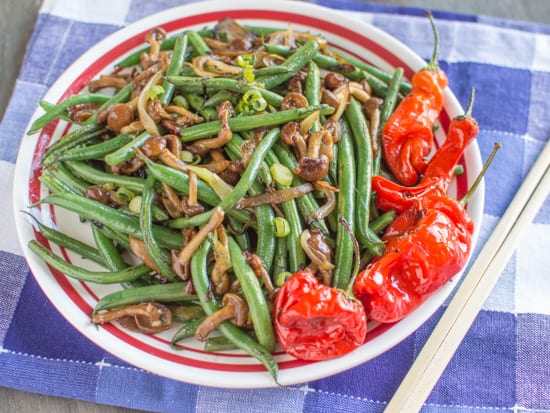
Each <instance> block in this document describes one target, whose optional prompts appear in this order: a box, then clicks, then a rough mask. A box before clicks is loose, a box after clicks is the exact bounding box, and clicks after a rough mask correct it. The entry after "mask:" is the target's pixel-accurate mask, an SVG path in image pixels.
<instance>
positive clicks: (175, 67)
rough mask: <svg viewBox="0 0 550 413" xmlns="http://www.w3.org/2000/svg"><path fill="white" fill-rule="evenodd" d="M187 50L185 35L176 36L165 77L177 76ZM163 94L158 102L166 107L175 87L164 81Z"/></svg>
mask: <svg viewBox="0 0 550 413" xmlns="http://www.w3.org/2000/svg"><path fill="white" fill-rule="evenodd" d="M186 50H187V35H185V34H184V35H182V36H178V37H177V38H176V41H175V42H174V52H173V53H172V57H171V58H170V63H169V64H168V68H167V69H166V76H172V75H178V74H179V72H180V70H181V67H182V66H183V62H184V60H185V51H186ZM162 87H163V89H164V92H163V93H162V95H161V96H160V97H159V100H160V101H161V102H162V103H164V104H165V105H167V104H168V103H170V101H171V100H172V97H173V96H174V91H175V89H176V88H175V86H174V85H173V84H172V83H170V82H168V81H167V80H166V79H164V81H163V82H162Z"/></svg>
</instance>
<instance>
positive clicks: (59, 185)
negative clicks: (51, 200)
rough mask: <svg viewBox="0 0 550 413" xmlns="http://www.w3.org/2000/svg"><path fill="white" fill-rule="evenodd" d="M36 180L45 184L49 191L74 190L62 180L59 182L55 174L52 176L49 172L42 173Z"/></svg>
mask: <svg viewBox="0 0 550 413" xmlns="http://www.w3.org/2000/svg"><path fill="white" fill-rule="evenodd" d="M38 180H39V181H40V182H41V183H42V184H44V185H46V188H48V190H49V191H50V192H72V193H77V192H75V191H74V190H73V189H72V188H71V187H70V186H68V185H67V184H65V183H64V182H61V181H60V180H59V179H57V178H56V177H55V176H53V175H52V174H51V173H46V174H42V175H40V176H39V177H38Z"/></svg>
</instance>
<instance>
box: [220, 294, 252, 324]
mask: <svg viewBox="0 0 550 413" xmlns="http://www.w3.org/2000/svg"><path fill="white" fill-rule="evenodd" d="M222 305H223V306H224V307H229V306H232V307H233V308H234V313H235V314H234V316H233V318H232V319H231V320H232V321H233V324H236V325H238V326H243V325H245V324H246V322H247V320H248V304H247V303H246V301H245V299H244V298H242V297H241V296H240V295H238V294H235V293H225V294H224V296H223V299H222Z"/></svg>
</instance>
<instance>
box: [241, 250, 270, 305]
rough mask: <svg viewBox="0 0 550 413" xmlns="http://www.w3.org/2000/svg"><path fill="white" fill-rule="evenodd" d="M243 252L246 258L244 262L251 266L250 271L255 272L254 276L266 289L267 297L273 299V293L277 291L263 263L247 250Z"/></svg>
mask: <svg viewBox="0 0 550 413" xmlns="http://www.w3.org/2000/svg"><path fill="white" fill-rule="evenodd" d="M243 254H244V258H245V259H246V262H247V263H248V265H250V268H252V271H254V274H256V276H257V277H258V278H260V279H261V280H262V283H263V285H264V287H265V289H266V291H267V294H268V296H269V299H270V300H273V299H274V298H275V294H276V292H277V291H276V290H275V287H274V285H273V282H272V281H271V276H270V275H269V273H268V272H267V271H266V269H265V267H264V264H263V263H262V260H261V259H260V257H259V256H258V255H256V254H253V253H251V252H248V251H244V252H243Z"/></svg>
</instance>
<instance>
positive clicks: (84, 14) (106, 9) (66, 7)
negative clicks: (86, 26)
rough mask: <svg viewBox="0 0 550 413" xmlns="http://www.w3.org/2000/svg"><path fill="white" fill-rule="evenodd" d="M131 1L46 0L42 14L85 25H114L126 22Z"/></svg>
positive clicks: (41, 10)
mask: <svg viewBox="0 0 550 413" xmlns="http://www.w3.org/2000/svg"><path fill="white" fill-rule="evenodd" d="M130 1H131V0H115V1H112V0H94V1H74V0H44V3H43V4H42V8H41V9H40V12H41V13H48V14H53V15H55V16H58V17H63V18H66V19H71V20H76V21H80V22H85V23H100V24H113V25H117V26H122V25H123V24H124V22H125V19H126V15H127V14H128V9H129V7H130Z"/></svg>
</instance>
